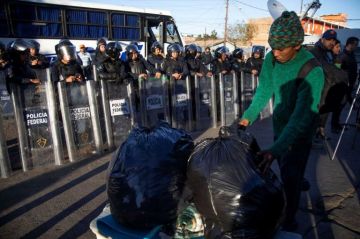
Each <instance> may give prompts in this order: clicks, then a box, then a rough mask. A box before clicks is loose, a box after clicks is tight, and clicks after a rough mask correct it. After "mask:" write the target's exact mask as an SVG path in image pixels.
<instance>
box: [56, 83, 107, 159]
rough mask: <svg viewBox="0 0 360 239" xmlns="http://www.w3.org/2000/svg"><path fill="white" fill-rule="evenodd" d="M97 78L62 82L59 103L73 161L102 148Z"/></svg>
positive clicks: (70, 156)
mask: <svg viewBox="0 0 360 239" xmlns="http://www.w3.org/2000/svg"><path fill="white" fill-rule="evenodd" d="M94 83H95V82H94V81H86V82H84V81H82V82H76V81H75V82H72V83H65V82H63V81H61V82H58V85H57V86H58V93H59V102H60V109H61V115H62V122H63V127H64V134H65V141H66V147H67V153H68V157H69V161H70V162H73V161H76V160H78V159H82V158H85V157H87V156H89V155H91V154H93V153H100V152H101V150H102V146H103V145H102V137H101V132H100V124H99V114H98V109H97V100H96V97H95V93H94Z"/></svg>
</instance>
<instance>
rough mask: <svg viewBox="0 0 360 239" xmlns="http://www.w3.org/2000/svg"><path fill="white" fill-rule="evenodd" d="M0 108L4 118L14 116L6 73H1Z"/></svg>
mask: <svg viewBox="0 0 360 239" xmlns="http://www.w3.org/2000/svg"><path fill="white" fill-rule="evenodd" d="M0 107H1V108H2V115H3V117H7V116H13V115H14V109H13V106H12V103H11V99H10V94H9V93H8V89H7V87H6V75H5V72H4V71H0Z"/></svg>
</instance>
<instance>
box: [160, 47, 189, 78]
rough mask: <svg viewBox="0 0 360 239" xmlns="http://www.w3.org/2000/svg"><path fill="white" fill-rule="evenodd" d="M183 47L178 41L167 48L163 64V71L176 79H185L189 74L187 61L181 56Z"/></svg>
mask: <svg viewBox="0 0 360 239" xmlns="http://www.w3.org/2000/svg"><path fill="white" fill-rule="evenodd" d="M180 54H182V47H181V46H180V45H179V44H178V43H173V44H171V45H169V46H168V48H167V56H166V59H165V61H164V64H163V66H162V71H163V72H165V74H166V75H167V76H168V77H169V78H170V77H174V79H175V80H180V79H185V78H186V76H187V75H188V74H189V70H188V67H187V64H186V62H185V61H184V60H183V58H182V57H180Z"/></svg>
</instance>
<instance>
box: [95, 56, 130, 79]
mask: <svg viewBox="0 0 360 239" xmlns="http://www.w3.org/2000/svg"><path fill="white" fill-rule="evenodd" d="M96 70H97V72H98V76H99V77H100V79H102V80H115V81H117V82H121V83H122V82H123V81H124V79H125V76H126V74H125V68H124V64H123V63H122V62H121V61H120V59H117V60H113V59H111V58H108V59H107V60H105V61H103V62H102V64H98V65H96Z"/></svg>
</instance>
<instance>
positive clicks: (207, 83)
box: [195, 76, 217, 130]
mask: <svg viewBox="0 0 360 239" xmlns="http://www.w3.org/2000/svg"><path fill="white" fill-rule="evenodd" d="M195 115H196V130H203V129H208V128H209V127H214V128H216V125H217V124H216V122H217V116H216V99H215V79H214V77H213V76H212V77H206V76H203V77H199V76H195Z"/></svg>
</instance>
